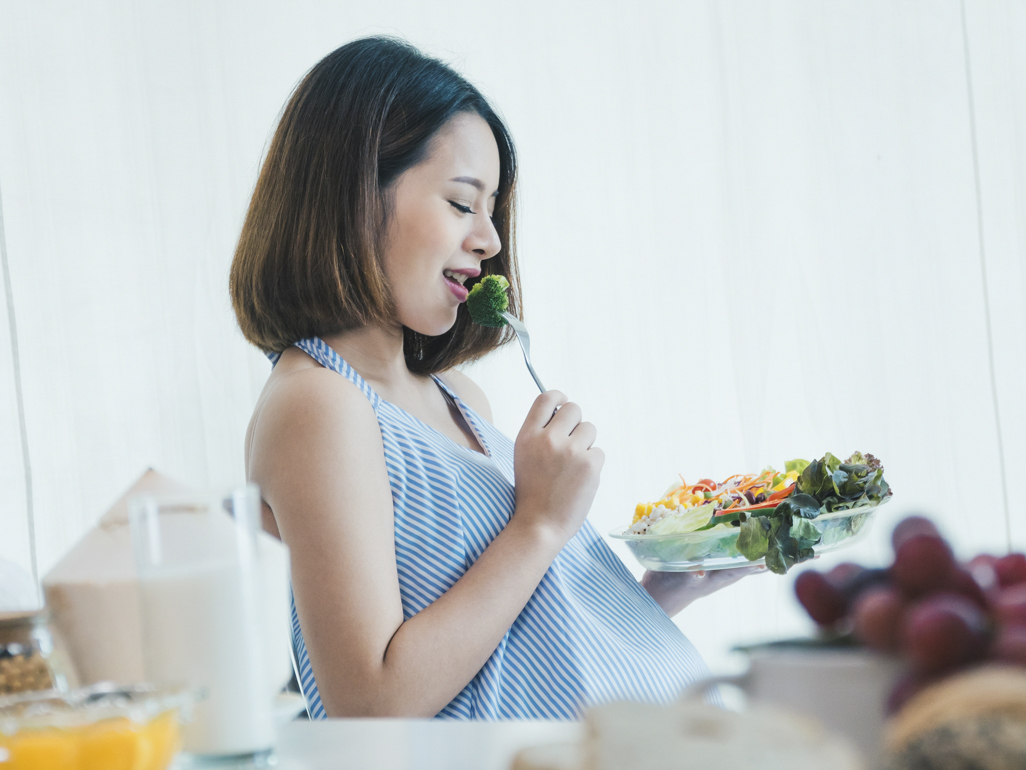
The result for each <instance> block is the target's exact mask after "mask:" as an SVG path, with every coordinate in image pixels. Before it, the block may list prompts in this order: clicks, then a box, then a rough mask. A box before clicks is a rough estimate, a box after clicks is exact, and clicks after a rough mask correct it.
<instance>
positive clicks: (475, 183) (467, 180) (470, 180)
mask: <svg viewBox="0 0 1026 770" xmlns="http://www.w3.org/2000/svg"><path fill="white" fill-rule="evenodd" d="M449 181H450V182H461V183H463V184H469V185H470V186H471V187H476V188H477V189H478V190H479V191H480V192H484V190H485V186H484V182H482V181H481V180H480V179H475V178H474V177H472V176H457V177H453V178H452V179H450V180H449ZM498 194H499V191H498V190H496V191H495V192H493V193H492V196H491V197H493V198H494V197H495V196H497V195H498Z"/></svg>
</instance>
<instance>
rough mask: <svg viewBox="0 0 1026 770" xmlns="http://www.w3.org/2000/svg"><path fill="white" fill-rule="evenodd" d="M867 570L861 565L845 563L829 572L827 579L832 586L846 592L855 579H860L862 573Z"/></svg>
mask: <svg viewBox="0 0 1026 770" xmlns="http://www.w3.org/2000/svg"><path fill="white" fill-rule="evenodd" d="M865 571H866V568H865V567H863V566H862V565H861V564H855V563H853V562H850V561H844V562H841V563H840V564H838V565H837V566H835V567H832V568H831V569H829V570H827V573H826V576H825V577H826V579H827V580H828V581H830V583H831V585H833V586H835V587H837V588H839V589H841V590H842V591H843V590H844V586H846V585H847V584H848V583H849V582H851V580H852V579H853V578H856V577H858V576H859V575H860V574H861V573H863V572H865Z"/></svg>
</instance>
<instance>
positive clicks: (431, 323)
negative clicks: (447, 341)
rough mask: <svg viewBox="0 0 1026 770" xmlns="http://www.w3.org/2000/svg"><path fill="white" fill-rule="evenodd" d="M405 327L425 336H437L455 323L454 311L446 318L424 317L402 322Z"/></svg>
mask: <svg viewBox="0 0 1026 770" xmlns="http://www.w3.org/2000/svg"><path fill="white" fill-rule="evenodd" d="M403 325H404V326H405V327H406V328H408V329H412V330H413V331H415V332H417V334H423V335H424V336H425V337H439V336H441V335H443V334H445V333H446V332H447V331H449V330H450V329H451V328H452V327H453V326H455V325H456V313H455V311H453V313H451V314H450V315H449V316H448V317H447V318H432V319H430V320H427V319H424V320H420V321H417V322H414V323H404V324H403Z"/></svg>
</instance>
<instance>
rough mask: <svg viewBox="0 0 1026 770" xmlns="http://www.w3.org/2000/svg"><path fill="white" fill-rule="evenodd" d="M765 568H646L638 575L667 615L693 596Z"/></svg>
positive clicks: (711, 591)
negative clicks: (686, 569) (657, 570)
mask: <svg viewBox="0 0 1026 770" xmlns="http://www.w3.org/2000/svg"><path fill="white" fill-rule="evenodd" d="M765 570H766V568H765V567H762V566H759V567H735V568H734V569H714V570H699V571H698V572H653V571H652V570H648V571H647V572H645V574H644V575H643V576H642V578H641V587H642V588H644V589H645V590H646V591H648V593H649V596H651V597H652V598H653V599H655V600H656V604H658V605H659V606H660V607H662V608H663V611H664V612H665V613H666V614H667V615H669V616H670V617H671V618H672V617H673V616H674V615H676V614H677V613H678V612H680V611H681V610H682V609H684V608H685V607H687V606H688V605H689V604H691V602H693V601H694V600H695V599H700V598H702V597H703V596H708V595H709V594H711V593H713V592H714V591H719V590H720V589H721V588H726V587H727V586H729V585H731V584H733V583H736V582H737V581H739V580H740V579H741V578H743V577H744V576H745V575H756V574H759V573H760V572H764V571H765Z"/></svg>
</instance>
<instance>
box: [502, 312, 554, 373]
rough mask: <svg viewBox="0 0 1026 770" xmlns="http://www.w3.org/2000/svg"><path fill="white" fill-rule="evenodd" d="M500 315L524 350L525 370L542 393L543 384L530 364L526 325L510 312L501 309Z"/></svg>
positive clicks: (529, 337) (529, 338)
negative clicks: (511, 328) (510, 327)
mask: <svg viewBox="0 0 1026 770" xmlns="http://www.w3.org/2000/svg"><path fill="white" fill-rule="evenodd" d="M502 317H503V318H505V319H506V323H508V324H509V325H510V326H512V327H513V331H514V332H516V335H517V342H519V343H520V347H521V348H523V350H524V361H526V362H527V371H529V372H530V373H531V376H532V377H534V384H535V385H537V386H538V390H540V391H541V392H542V393H544V392H545V386H544V385H542V381H541V380H539V379H538V373H537V372H536V371H535V370H534V367H533V366H531V335H530V334H528V333H527V327H526V326H524V325H523V324H522V323H520V319H519V318H517V317H516V316H515V315H512V314H511V313H507V312H505V311H503V313H502Z"/></svg>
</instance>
